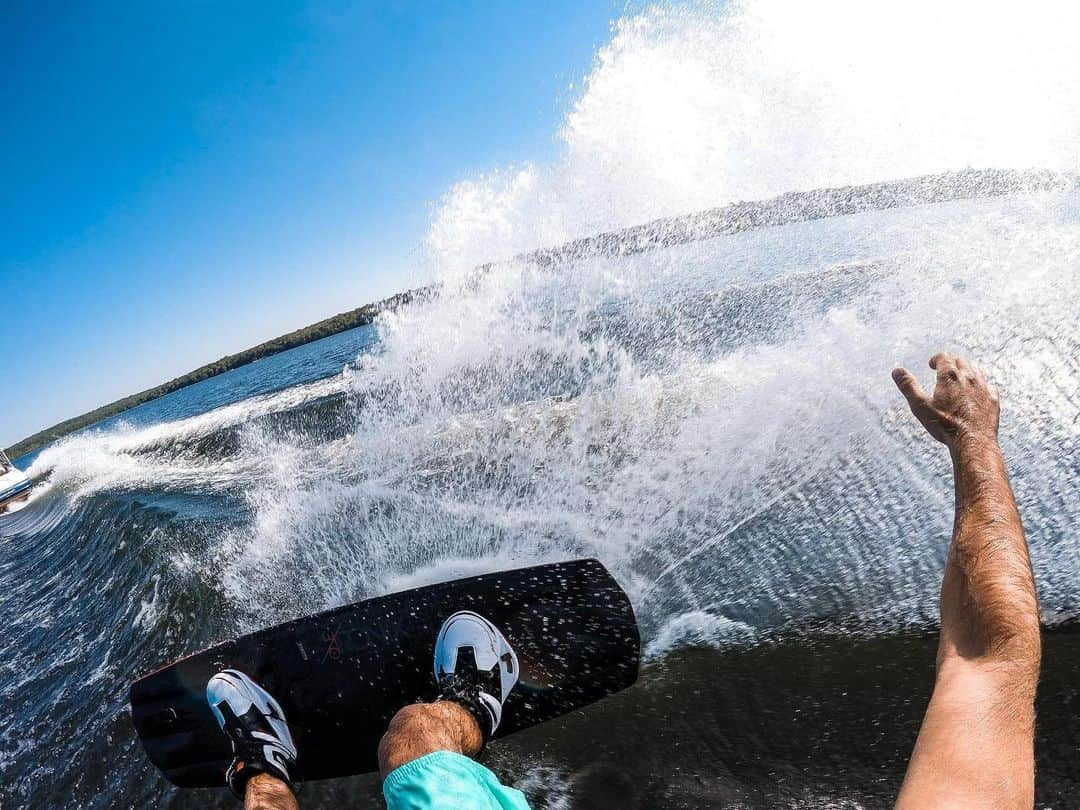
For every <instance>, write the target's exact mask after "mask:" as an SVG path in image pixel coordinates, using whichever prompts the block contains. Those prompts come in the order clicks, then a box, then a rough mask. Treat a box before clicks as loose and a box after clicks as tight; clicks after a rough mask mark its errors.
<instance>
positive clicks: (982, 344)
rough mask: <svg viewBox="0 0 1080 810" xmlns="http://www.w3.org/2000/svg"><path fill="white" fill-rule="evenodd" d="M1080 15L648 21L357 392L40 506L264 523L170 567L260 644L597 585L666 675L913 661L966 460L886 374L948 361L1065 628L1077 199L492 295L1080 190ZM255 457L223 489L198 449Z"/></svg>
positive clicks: (452, 215) (102, 436)
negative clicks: (802, 199) (754, 228)
mask: <svg viewBox="0 0 1080 810" xmlns="http://www.w3.org/2000/svg"><path fill="white" fill-rule="evenodd" d="M961 5H962V4H961ZM1075 13H1076V12H1074V11H1070V10H1067V9H1064V8H1062V7H1059V6H1054V7H1049V6H1038V7H1035V8H1033V9H1026V10H1025V11H1024V13H1023V14H1018V13H1013V12H1011V11H1009V10H999V11H997V12H995V13H991V10H990V9H988V8H987V7H986V6H984V5H981V6H979V7H978V8H977V9H976V8H975V7H972V8H960V6H956V7H953V6H950V8H949V9H947V10H941V9H937V8H936V7H932V6H930V5H928V4H920V3H914V4H908V5H905V6H904V7H903V8H900V7H897V8H892V9H884V8H880V7H877V6H875V7H874V9H873V11H872V12H871V10H870V8H869V7H868V6H867V4H846V3H841V4H826V5H824V6H823V5H815V6H813V7H812V8H810V7H807V8H802V7H799V8H795V7H792V6H791V5H790V4H781V3H773V2H762V3H754V4H746V3H738V2H736V3H731V4H727V5H722V6H716V5H713V4H708V3H705V4H693V5H689V6H674V7H672V6H663V7H661V6H650V7H648V8H646V9H644V10H643V11H641V12H640V13H636V14H632V15H630V16H627V17H625V18H624V19H622V20H620V21H619V22H618V23H617V24H616V25H615V26H614V28H613V35H612V40H611V42H609V43H608V44H607V45H605V46H604V47H603V48H601V49H600V51H599V52H598V54H597V57H596V61H595V64H594V67H593V70H592V72H591V74H590V75H589V77H588V79H587V80H586V81H585V83H584V85H583V89H582V91H581V93H580V95H579V96H578V98H577V100H576V101H575V103H574V104H573V106H572V108H571V110H570V111H569V113H568V115H567V118H566V121H565V124H564V126H563V128H562V130H561V133H560V137H561V138H562V141H563V150H562V155H561V157H560V158H559V160H558V161H556V162H555V163H553V164H551V165H548V166H527V167H525V168H523V169H513V170H509V169H508V170H503V171H500V172H496V173H495V174H494V175H492V176H490V177H480V178H475V179H472V180H468V181H465V182H463V183H461V184H459V185H458V186H456V187H454V188H453V189H451V190H450V191H449V192H448V194H447V196H446V198H445V199H444V201H443V203H442V204H441V206H440V207H439V209H438V210H437V212H436V214H435V216H434V219H433V223H432V227H431V231H430V233H429V237H428V240H427V247H428V253H429V256H430V258H431V264H432V272H433V274H434V276H435V278H436V279H437V280H438V281H439V283H440V288H441V294H439V295H437V296H431V297H427V298H423V299H421V300H418V301H417V302H415V303H414V304H413V305H411V306H409V307H407V308H404V309H401V310H399V311H397V312H395V313H386V314H384V315H383V316H382V317H381V318H380V320H379V322H378V330H379V338H380V343H379V345H378V347H377V348H376V349H375V350H374V351H373V352H371V353H369V354H365V355H363V356H361V357H360V358H359V359H358V361H357V363H356V365H355V367H354V368H351V369H349V370H347V372H346V373H344V374H342V375H338V376H335V377H332V378H329V379H327V380H324V381H320V382H316V383H310V384H307V385H302V386H295V387H293V388H289V389H286V390H285V391H282V392H279V393H276V394H270V395H265V396H260V397H254V398H251V399H248V400H245V401H242V402H240V403H237V404H234V405H228V406H225V407H222V408H218V409H216V410H213V411H211V412H209V413H206V414H203V415H200V416H195V417H191V418H188V419H181V420H177V421H173V422H167V423H162V424H156V425H151V426H145V427H124V426H122V425H121V426H119V427H116V428H113V429H110V430H107V431H99V432H88V433H84V434H81V435H78V436H75V437H71V438H69V439H67V440H65V441H63V442H61V443H59V444H57V445H55V446H53V447H51V448H49V449H46V450H45V451H44V452H43V453H42V454H41V455H40V457H39V458H38V459H37V460H36V461H35V463H34V466H33V468H32V469H31V473H32V474H34V475H41V474H48V477H49V480H50V482H51V483H52V485H53V486H55V487H60V488H61V489H62V490H63V491H64V492H67V493H75V494H77V495H80V496H81V495H87V494H91V493H93V492H98V491H102V490H106V489H110V488H112V489H137V488H147V489H164V490H167V491H168V490H175V491H196V492H197V491H200V490H202V491H207V489H209V490H217V491H229V492H237V491H239V492H240V493H241V499H242V502H243V504H244V507H245V510H246V512H247V514H248V515H249V519H247V520H242V521H239V522H237V523H236V524H235V525H230V526H228V527H226V528H224V529H223V530H221V531H220V532H218V533H217V534H216V536H215V538H214V539H213V541H212V542H210V543H209V545H208V546H207V547H206V548H205V549H202V550H201V551H198V552H196V551H192V550H190V549H184V550H181V551H177V552H175V553H174V557H175V560H174V562H175V565H174V568H175V570H176V571H178V572H183V573H184V575H185V576H196V577H198V578H200V579H201V580H203V582H204V584H205V585H206V586H207V587H212V588H216V589H219V590H220V591H221V592H222V594H223V595H224V597H225V598H226V599H227V600H228V601H229V603H230V604H232V605H233V606H234V609H235V610H237V611H238V612H239V613H240V615H241V616H245V617H246V618H244V619H241V620H240V622H241V626H249V625H250V624H251V623H253V622H262V623H265V622H266V621H267V618H268V615H269V616H276V617H278V618H285V617H288V616H293V615H297V614H299V613H302V612H307V611H309V610H311V609H312V608H313V607H320V606H329V605H333V604H338V603H341V602H343V601H347V600H349V599H355V598H359V597H361V596H367V595H372V594H375V593H380V592H384V591H386V590H388V589H392V588H397V587H402V586H405V585H409V584H415V583H419V582H426V581H430V580H434V579H439V578H445V577H449V576H454V575H459V574H461V573H469V572H475V571H476V570H480V569H485V568H497V567H506V566H509V565H518V564H527V563H531V562H537V561H544V560H551V559H558V558H563V557H567V556H575V555H582V554H589V555H596V556H598V557H600V558H601V559H602V560H604V561H605V562H606V563H607V564H609V565H610V566H611V567H612V568H613V569H614V570H615V571H616V573H617V574H618V575H619V577H620V578H621V580H622V581H623V583H624V584H625V585H626V587H627V588H628V590H629V591H630V592H631V594H632V596H633V598H634V599H635V602H636V604H637V605H638V609H639V612H640V613H641V614H642V619H643V623H644V624H645V627H646V630H647V633H649V634H650V635H651V636H653V637H655V638H656V639H657V640H658V643H660V647H657V649H660V648H662V647H665V645H666V644H668V641H664V640H665V639H667V640H671V639H676V640H678V639H687V640H695V641H702V640H704V636H706V635H708V628H709V627H713V628H714V629H715V630H716V632H715V633H714V635H716V636H717V638H721V639H722V638H726V635H725V634H726V633H727V628H728V624H726V623H734V626H738V627H744V626H745V627H747V628H750V630H751V631H752V632H751V633H750V635H747V636H746V637H747V638H751V637H753V631H757V630H768V629H769V628H772V627H776V626H782V625H784V624H785V623H790V622H795V621H799V620H801V619H804V618H812V617H815V616H822V615H831V616H835V615H840V616H846V617H854V618H856V619H858V620H860V621H868V622H871V623H876V624H880V625H883V626H895V625H902V624H904V623H906V622H922V621H925V620H927V619H928V617H930V616H931V615H932V613H933V610H932V607H933V599H934V597H933V593H934V587H933V583H934V580H935V578H936V577H937V576H938V574H939V571H940V566H941V548H942V544H941V538H942V537H943V536H944V534H945V532H946V530H947V519H948V518H947V511H948V509H947V507H948V504H947V494H946V492H947V490H946V485H945V484H944V481H943V477H942V473H943V472H944V464H943V461H942V459H941V454H940V453H939V452H937V449H936V448H934V447H932V446H931V445H930V444H929V443H928V442H927V441H926V440H925V439H923V438H922V437H921V436H919V435H918V434H917V431H916V430H915V429H914V428H913V426H912V425H911V424H910V420H908V419H907V417H906V416H905V415H904V413H903V408H902V407H901V406H900V403H899V401H898V397H897V395H896V393H895V392H894V391H893V390H892V389H891V383H890V382H889V378H888V372H889V369H890V368H891V367H892V366H893V364H894V363H897V362H904V363H907V364H909V365H911V366H913V367H916V368H918V367H920V366H921V365H922V364H923V362H924V360H925V357H926V356H928V355H929V354H930V353H931V352H932V351H934V350H936V349H939V348H949V349H954V350H958V351H963V352H967V353H971V354H973V355H975V356H977V357H978V358H979V360H980V361H981V362H983V363H984V364H985V365H986V366H987V367H988V370H989V372H990V374H991V376H992V377H993V378H994V379H995V380H997V381H998V382H999V383H1000V385H1001V386H1002V388H1003V392H1004V396H1005V402H1006V421H1005V431H1006V434H1005V439H1006V442H1007V443H1010V445H1009V446H1010V448H1011V452H1012V455H1013V457H1014V464H1015V465H1016V468H1017V489H1018V492H1019V494H1020V496H1021V499H1024V498H1025V497H1026V498H1027V499H1028V503H1029V504H1031V505H1032V507H1033V509H1032V511H1033V512H1034V514H1033V515H1032V516H1030V517H1029V529H1030V530H1031V533H1032V545H1033V555H1034V557H1035V559H1036V561H1040V560H1047V561H1048V562H1050V564H1048V565H1047V566H1045V567H1043V568H1040V567H1039V566H1037V570H1039V571H1040V585H1041V586H1042V589H1043V598H1044V603H1045V604H1046V605H1047V607H1048V609H1049V610H1053V611H1057V612H1059V613H1060V612H1065V613H1068V612H1069V611H1070V610H1071V609H1072V606H1073V605H1074V604H1075V600H1074V599H1073V596H1072V587H1071V582H1072V581H1074V579H1075V575H1076V574H1077V573H1080V553H1078V552H1077V549H1076V547H1075V544H1074V543H1072V542H1069V541H1068V539H1067V538H1066V537H1065V535H1064V532H1065V527H1067V526H1068V525H1070V524H1069V521H1070V519H1071V518H1073V517H1075V516H1076V515H1077V514H1078V512H1080V506H1078V504H1077V498H1076V496H1075V495H1073V494H1072V493H1071V490H1070V489H1069V488H1068V487H1067V486H1066V484H1065V482H1066V481H1067V480H1068V479H1069V476H1070V475H1071V474H1072V471H1073V470H1074V469H1075V466H1076V458H1075V438H1076V433H1077V429H1078V428H1077V422H1076V418H1075V413H1076V408H1077V404H1078V403H1077V400H1076V394H1075V392H1076V390H1077V389H1078V380H1080V378H1078V371H1077V362H1076V359H1075V358H1076V356H1077V352H1076V345H1075V343H1076V338H1075V332H1074V330H1073V328H1072V326H1071V323H1072V321H1071V319H1072V317H1073V313H1074V312H1075V311H1076V310H1077V303H1078V298H1077V296H1078V286H1080V285H1078V284H1077V277H1076V274H1077V268H1078V266H1080V230H1078V216H1077V199H1076V195H1075V194H1071V195H1065V196H1063V195H1059V194H1043V195H1027V196H1014V197H1009V198H1004V199H997V200H990V201H982V202H957V203H949V204H942V205H936V206H928V207H921V208H914V209H908V210H902V211H891V212H883V213H868V214H862V215H858V216H853V217H845V218H840V219H835V220H820V221H812V222H806V223H795V224H792V225H787V226H783V227H780V228H773V229H767V230H763V231H759V232H747V233H742V234H735V235H732V236H726V237H721V238H715V239H709V240H705V241H702V242H699V243H694V244H690V245H683V246H677V247H669V248H664V249H657V250H654V251H652V252H648V253H644V254H639V255H635V256H628V257H614V258H613V257H597V256H594V257H589V258H579V259H567V260H565V261H563V262H561V263H559V262H557V263H555V264H554V265H552V264H550V263H546V264H542V263H537V262H534V261H531V260H529V259H527V258H526V259H521V258H519V259H515V260H510V261H504V262H502V263H501V264H498V265H496V266H494V267H492V268H489V269H488V270H487V271H485V272H483V273H480V274H477V273H476V272H474V267H475V265H476V264H478V263H479V262H481V261H487V260H490V259H493V258H499V257H508V256H512V255H515V254H518V253H520V252H521V251H523V250H527V249H530V248H534V247H537V246H541V245H551V244H556V243H558V242H560V241H562V240H564V239H567V238H569V237H572V236H578V235H581V234H589V233H595V232H597V231H600V230H604V229H608V228H612V227H616V226H621V225H629V224H636V223H639V222H642V221H645V220H648V219H650V218H652V217H655V216H660V215H668V214H677V213H684V212H686V211H689V210H694V209H698V208H702V207H706V206H710V205H716V204H719V203H723V202H725V201H729V200H735V199H740V198H747V197H767V196H768V195H770V194H776V193H780V192H787V191H791V190H792V189H800V188H810V187H814V186H829V185H837V184H841V183H849V182H861V181H877V180H883V179H887V178H893V177H899V176H905V175H910V174H915V173H919V172H924V171H932V170H938V169H949V168H958V167H963V166H965V165H969V164H972V163H977V164H982V163H986V164H992V165H995V166H1021V167H1028V166H1039V167H1047V168H1052V169H1073V170H1075V169H1077V168H1078V167H1080V163H1078V150H1077V146H1076V144H1077V143H1080V138H1078V137H1076V136H1077V135H1080V107H1078V105H1080V93H1077V92H1075V91H1076V89H1077V88H1080V62H1077V60H1075V59H1073V58H1072V45H1073V43H1072V41H1071V34H1070V32H1071V31H1073V30H1076V29H1075V27H1074V26H1070V25H1069V24H1068V22H1069V20H1068V19H1060V18H1059V17H1060V16H1061V15H1073V14H1075ZM916 56H917V58H915V57H916ZM1036 88H1037V90H1038V92H1034V90H1035V89H1036ZM341 392H347V393H348V394H349V396H351V397H352V398H353V400H354V401H355V407H354V408H350V409H348V410H347V411H345V413H346V415H347V418H348V420H349V422H348V424H347V425H346V426H345V430H344V432H342V431H340V430H339V431H336V432H335V433H334V435H335V436H336V438H332V439H330V438H327V439H325V440H323V439H320V437H319V436H318V434H317V433H316V434H315V435H312V434H310V433H309V434H306V435H303V436H301V435H298V434H297V433H296V432H294V431H289V430H281V429H272V428H268V427H266V426H265V425H263V424H261V423H260V422H259V418H260V417H261V416H265V415H268V414H274V413H281V412H284V411H286V410H289V409H293V408H298V407H302V406H303V405H304V404H305V403H310V402H313V401H316V400H318V399H319V398H320V397H325V396H329V395H336V394H340V393H341ZM1031 426H1035V427H1036V433H1035V436H1034V438H1032V437H1031V436H1030V430H1031ZM229 429H236V430H239V435H240V440H239V444H238V447H237V448H236V449H235V452H232V453H230V454H229V455H228V456H227V457H224V458H220V457H209V458H208V457H206V456H205V455H204V454H202V453H201V452H197V451H196V450H192V449H190V448H191V447H195V446H196V445H197V443H198V441H199V439H200V438H201V437H205V436H207V435H211V434H214V433H218V432H221V431H224V430H229ZM1043 498H1050V501H1049V503H1051V504H1052V508H1047V506H1046V504H1047V503H1048V502H1047V501H1046V500H1043ZM1035 507H1041V508H1035ZM1051 561H1052V562H1051ZM706 616H708V617H712V618H711V619H710V620H709V621H704V620H702V617H706ZM691 625H693V629H692V630H691V631H688V630H687V628H688V627H690V626H691ZM661 642H663V643H661ZM672 643H674V642H672Z"/></svg>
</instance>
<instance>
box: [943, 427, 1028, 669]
mask: <svg viewBox="0 0 1080 810" xmlns="http://www.w3.org/2000/svg"><path fill="white" fill-rule="evenodd" d="M952 456H953V468H954V473H955V476H956V519H955V524H954V530H953V540H952V546H951V548H950V549H949V558H948V562H947V565H946V571H945V578H944V582H943V584H942V591H941V629H942V632H941V647H940V652H939V660H942V659H948V658H949V657H950V656H959V657H962V658H965V659H983V660H995V659H1000V660H1002V661H1009V662H1012V663H1016V664H1018V665H1021V666H1023V667H1025V668H1032V667H1033V668H1035V669H1036V670H1037V668H1038V664H1039V654H1040V645H1039V613H1038V601H1037V599H1036V594H1035V580H1034V577H1033V575H1032V571H1031V561H1030V558H1029V557H1028V549H1027V542H1026V541H1025V539H1024V530H1023V526H1022V525H1021V523H1020V514H1019V512H1018V511H1017V508H1016V501H1015V499H1014V497H1013V493H1012V488H1011V487H1010V486H1009V479H1008V475H1007V473H1006V471H1005V460H1004V458H1003V457H1002V454H1001V449H1000V448H999V447H998V444H997V442H996V441H995V440H994V439H990V438H985V437H968V438H962V439H958V440H957V442H956V443H955V445H954V447H953V452H952Z"/></svg>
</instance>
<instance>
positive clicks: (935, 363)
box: [930, 352, 967, 383]
mask: <svg viewBox="0 0 1080 810" xmlns="http://www.w3.org/2000/svg"><path fill="white" fill-rule="evenodd" d="M962 363H963V364H964V365H963V366H962V365H961V364H962ZM966 365H967V364H966V362H965V361H964V360H962V359H961V358H959V357H954V356H953V355H951V354H949V353H948V352H938V353H937V354H935V355H934V356H933V357H931V358H930V368H932V369H934V370H935V371H936V372H937V379H938V382H939V383H950V382H956V381H957V380H959V379H960V371H961V370H962V369H963V368H964V367H965V366H966Z"/></svg>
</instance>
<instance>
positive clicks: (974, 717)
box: [893, 353, 1042, 810]
mask: <svg viewBox="0 0 1080 810" xmlns="http://www.w3.org/2000/svg"><path fill="white" fill-rule="evenodd" d="M930 368H932V369H934V370H935V371H936V372H937V382H936V385H935V386H934V393H933V395H932V396H927V394H926V393H925V392H924V391H923V390H922V388H921V387H920V386H919V383H918V381H917V380H916V379H915V377H914V375H912V374H911V372H909V371H907V370H906V369H903V368H898V369H896V370H895V371H893V380H894V381H895V382H896V385H897V387H898V388H899V389H900V391H901V393H903V395H904V397H905V398H906V399H907V401H908V405H910V406H911V412H912V413H913V414H915V417H916V418H917V419H918V420H919V422H920V423H922V425H923V427H925V428H926V430H927V432H928V433H929V434H930V435H931V436H933V437H934V438H935V439H937V440H938V441H939V442H941V443H942V444H944V445H945V446H946V447H948V448H949V453H950V455H951V456H952V462H953V474H954V476H955V483H956V517H955V522H954V524H953V536H952V544H951V545H950V547H949V556H948V560H947V562H946V564H945V576H944V580H943V581H942V584H941V638H940V641H939V643H938V653H937V678H936V680H935V682H934V692H933V695H932V697H931V698H930V705H929V706H928V707H927V710H926V716H925V718H924V719H923V724H922V728H921V729H920V731H919V737H918V740H917V741H916V743H915V750H914V752H913V753H912V755H911V761H910V763H909V764H908V770H907V775H906V777H905V778H904V784H903V786H902V787H901V789H900V796H899V798H898V799H897V802H896V806H897V807H898V808H901V809H902V810H908V809H909V808H919V809H920V810H922V809H923V808H982V807H986V808H991V807H993V808H1027V809H1028V810H1030V808H1031V807H1032V805H1033V804H1034V801H1035V757H1034V732H1035V688H1036V684H1037V682H1038V679H1039V663H1040V658H1041V655H1042V646H1041V641H1040V637H1039V606H1038V600H1037V598H1036V593H1035V579H1034V577H1033V575H1032V570H1031V560H1030V558H1029V556H1028V548H1027V542H1026V541H1025V539H1024V529H1023V526H1022V525H1021V523H1020V514H1019V512H1018V511H1017V509H1016V500H1015V499H1014V498H1013V493H1012V488H1011V487H1010V486H1009V479H1008V475H1007V474H1006V472H1005V459H1004V457H1003V456H1002V454H1001V448H1000V447H999V446H998V441H997V432H998V416H999V405H998V395H997V392H996V391H995V390H994V389H993V388H991V387H990V386H989V385H988V384H987V382H986V378H985V377H984V376H983V373H982V372H981V371H980V370H979V369H978V368H976V367H975V366H973V365H972V364H970V363H968V362H967V361H966V360H964V359H963V358H960V357H954V356H953V355H950V354H946V353H939V354H935V355H934V356H933V357H932V358H930Z"/></svg>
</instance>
